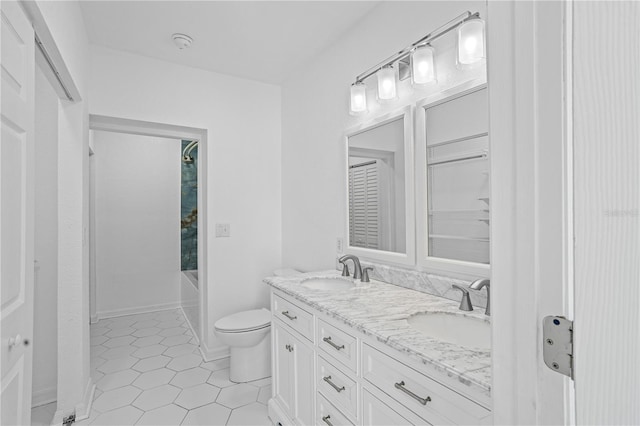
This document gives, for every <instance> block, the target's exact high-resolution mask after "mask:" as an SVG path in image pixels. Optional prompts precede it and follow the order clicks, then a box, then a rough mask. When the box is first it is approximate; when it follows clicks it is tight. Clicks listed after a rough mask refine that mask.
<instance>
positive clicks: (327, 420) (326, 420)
mask: <svg viewBox="0 0 640 426" xmlns="http://www.w3.org/2000/svg"><path fill="white" fill-rule="evenodd" d="M330 418H331V416H330V415H328V414H327V415H326V416H324V417H323V418H322V421H323V422H325V423H326V424H328V425H329V426H333V423H331V422H330V421H329V419H330Z"/></svg>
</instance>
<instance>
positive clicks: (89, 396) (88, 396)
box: [76, 378, 96, 422]
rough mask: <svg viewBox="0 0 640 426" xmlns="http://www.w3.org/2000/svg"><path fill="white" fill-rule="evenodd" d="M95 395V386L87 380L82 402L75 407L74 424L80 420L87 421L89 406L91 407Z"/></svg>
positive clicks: (89, 413)
mask: <svg viewBox="0 0 640 426" xmlns="http://www.w3.org/2000/svg"><path fill="white" fill-rule="evenodd" d="M95 393H96V385H95V383H93V379H91V378H89V381H88V382H87V387H86V388H85V390H84V398H82V402H81V403H80V404H78V405H76V422H79V421H80V420H84V419H88V418H89V416H90V415H91V406H92V405H93V397H94V395H95Z"/></svg>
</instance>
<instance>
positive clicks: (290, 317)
mask: <svg viewBox="0 0 640 426" xmlns="http://www.w3.org/2000/svg"><path fill="white" fill-rule="evenodd" d="M282 315H284V316H285V317H287V318H289V319H290V320H291V321H293V320H294V319H296V318H298V317H294V316H293V315H291V314H290V313H289V311H282Z"/></svg>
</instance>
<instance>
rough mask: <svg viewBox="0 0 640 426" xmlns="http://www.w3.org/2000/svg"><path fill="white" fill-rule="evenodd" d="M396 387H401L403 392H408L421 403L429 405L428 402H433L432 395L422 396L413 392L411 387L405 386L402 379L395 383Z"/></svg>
mask: <svg viewBox="0 0 640 426" xmlns="http://www.w3.org/2000/svg"><path fill="white" fill-rule="evenodd" d="M395 387H396V389H400V390H401V391H402V392H404V393H406V394H407V395H409V396H410V397H411V398H413V399H415V400H416V401H418V402H419V403H420V404H422V405H427V402H431V397H430V396H428V397H426V398H420V397H419V396H418V395H416V394H415V393H413V392H411V391H410V390H409V389H407V388H405V387H404V381H401V382H400V383H396V384H395Z"/></svg>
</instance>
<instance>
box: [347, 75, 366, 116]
mask: <svg viewBox="0 0 640 426" xmlns="http://www.w3.org/2000/svg"><path fill="white" fill-rule="evenodd" d="M349 111H350V112H351V114H352V115H358V114H362V113H365V112H367V86H366V85H365V84H364V83H363V82H361V81H356V82H355V83H353V84H352V85H351V102H350V103H349Z"/></svg>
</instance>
